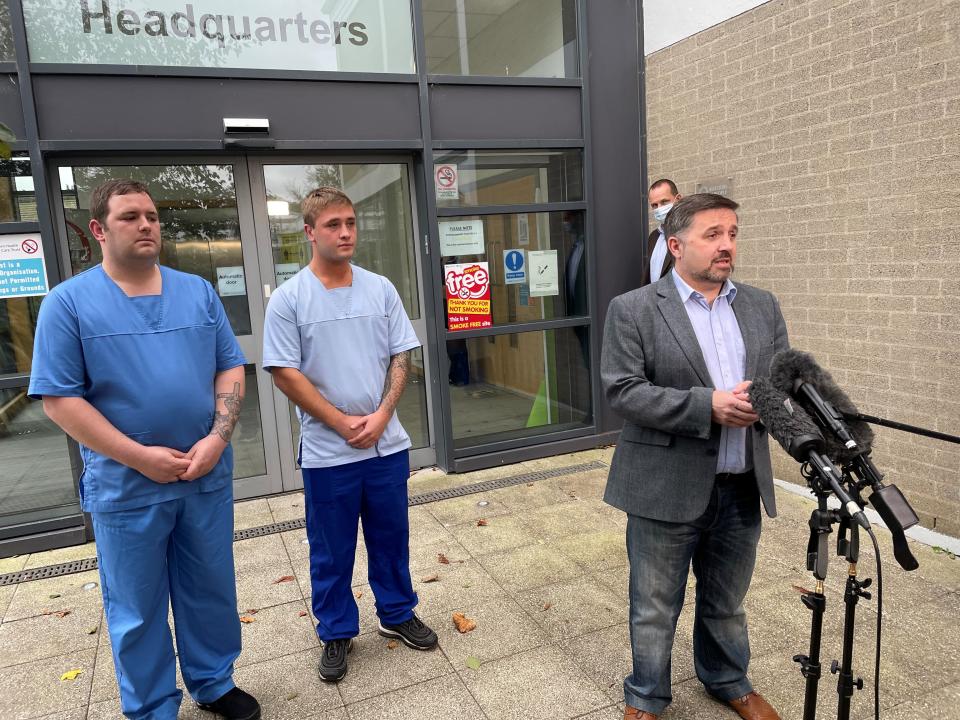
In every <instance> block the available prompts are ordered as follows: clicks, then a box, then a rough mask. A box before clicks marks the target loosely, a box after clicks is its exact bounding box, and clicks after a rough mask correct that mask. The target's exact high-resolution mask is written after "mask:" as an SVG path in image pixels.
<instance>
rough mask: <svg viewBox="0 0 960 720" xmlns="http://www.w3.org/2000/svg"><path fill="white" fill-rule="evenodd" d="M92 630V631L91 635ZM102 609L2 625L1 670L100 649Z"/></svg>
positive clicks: (38, 617) (83, 607) (82, 608)
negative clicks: (98, 636) (44, 659)
mask: <svg viewBox="0 0 960 720" xmlns="http://www.w3.org/2000/svg"><path fill="white" fill-rule="evenodd" d="M91 631H92V632H91ZM99 632H100V609H99V608H97V607H95V606H87V605H84V606H81V607H79V608H77V609H76V610H73V611H71V612H70V614H69V615H65V616H64V617H62V618H61V617H58V616H57V615H37V616H34V617H28V618H23V619H22V620H13V621H10V622H4V623H2V624H0V668H4V667H9V666H10V665H19V664H21V663H28V662H33V661H35V660H41V659H43V658H52V657H56V656H58V655H63V654H64V653H67V652H78V651H80V650H87V649H92V648H95V647H96V646H97V639H98V638H97V635H98V633H99Z"/></svg>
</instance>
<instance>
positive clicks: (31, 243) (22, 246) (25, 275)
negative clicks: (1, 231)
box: [0, 235, 50, 298]
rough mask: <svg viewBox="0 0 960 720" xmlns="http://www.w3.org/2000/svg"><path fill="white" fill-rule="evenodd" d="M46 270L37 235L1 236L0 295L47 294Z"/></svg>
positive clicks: (29, 295) (6, 296)
mask: <svg viewBox="0 0 960 720" xmlns="http://www.w3.org/2000/svg"><path fill="white" fill-rule="evenodd" d="M49 290H50V288H49V287H48V286H47V270H46V267H45V266H44V263H43V243H42V242H41V241H40V236H39V235H0V298H12V297H31V296H34V295H46V294H47V293H48V292H49Z"/></svg>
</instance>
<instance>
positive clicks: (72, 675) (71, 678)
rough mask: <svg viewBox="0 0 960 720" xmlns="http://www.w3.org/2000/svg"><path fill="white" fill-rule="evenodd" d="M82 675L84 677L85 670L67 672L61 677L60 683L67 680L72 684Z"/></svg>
mask: <svg viewBox="0 0 960 720" xmlns="http://www.w3.org/2000/svg"><path fill="white" fill-rule="evenodd" d="M81 675H83V670H67V671H66V672H65V673H64V674H63V675H61V676H60V682H65V681H67V680H69V681H71V682H72V681H74V680H76V679H77V678H78V677H80V676H81Z"/></svg>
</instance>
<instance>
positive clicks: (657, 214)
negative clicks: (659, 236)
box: [653, 203, 673, 225]
mask: <svg viewBox="0 0 960 720" xmlns="http://www.w3.org/2000/svg"><path fill="white" fill-rule="evenodd" d="M671 210H673V203H670V204H668V205H661V206H660V207H658V208H656V209H655V210H654V211H653V219H654V220H656V221H657V222H658V223H660V224H661V225H663V221H664V220H666V219H667V213H669V212H670V211H671Z"/></svg>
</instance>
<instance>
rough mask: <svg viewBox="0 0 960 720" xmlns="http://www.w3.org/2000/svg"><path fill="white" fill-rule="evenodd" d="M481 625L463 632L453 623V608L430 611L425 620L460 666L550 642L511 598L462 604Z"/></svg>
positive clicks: (463, 610)
mask: <svg viewBox="0 0 960 720" xmlns="http://www.w3.org/2000/svg"><path fill="white" fill-rule="evenodd" d="M459 612H463V613H464V614H466V616H467V617H469V618H471V619H472V620H475V621H476V623H477V628H476V629H475V630H473V631H471V632H468V633H460V632H459V631H458V630H457V629H456V627H455V626H454V624H453V614H452V612H442V613H437V614H435V615H430V616H428V617H427V618H424V620H425V621H426V622H427V624H428V625H430V627H432V628H433V630H434V631H435V632H436V633H437V635H438V636H439V638H440V647H441V648H442V649H443V652H444V654H445V655H446V656H447V657H448V658H449V659H450V662H451V663H452V664H453V666H454V667H455V668H457V669H462V668H464V667H466V664H465V663H466V661H467V658H468V657H475V658H477V659H479V660H481V661H484V662H486V661H490V660H497V659H499V658H502V657H507V656H508V655H515V654H516V653H519V652H524V651H526V650H530V649H533V648H536V647H540V646H541V645H543V644H545V643H547V642H548V637H547V635H546V633H544V632H543V630H542V629H541V628H540V627H539V626H538V625H537V623H535V622H534V621H533V620H532V619H531V617H530V615H529V614H527V613H526V612H524V610H523V609H522V608H521V607H520V606H519V605H518V604H517V603H516V602H515V601H514V600H511V599H509V598H505V597H503V598H498V599H495V600H490V601H487V602H483V603H481V604H479V605H476V606H473V607H462V608H460V610H459Z"/></svg>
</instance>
